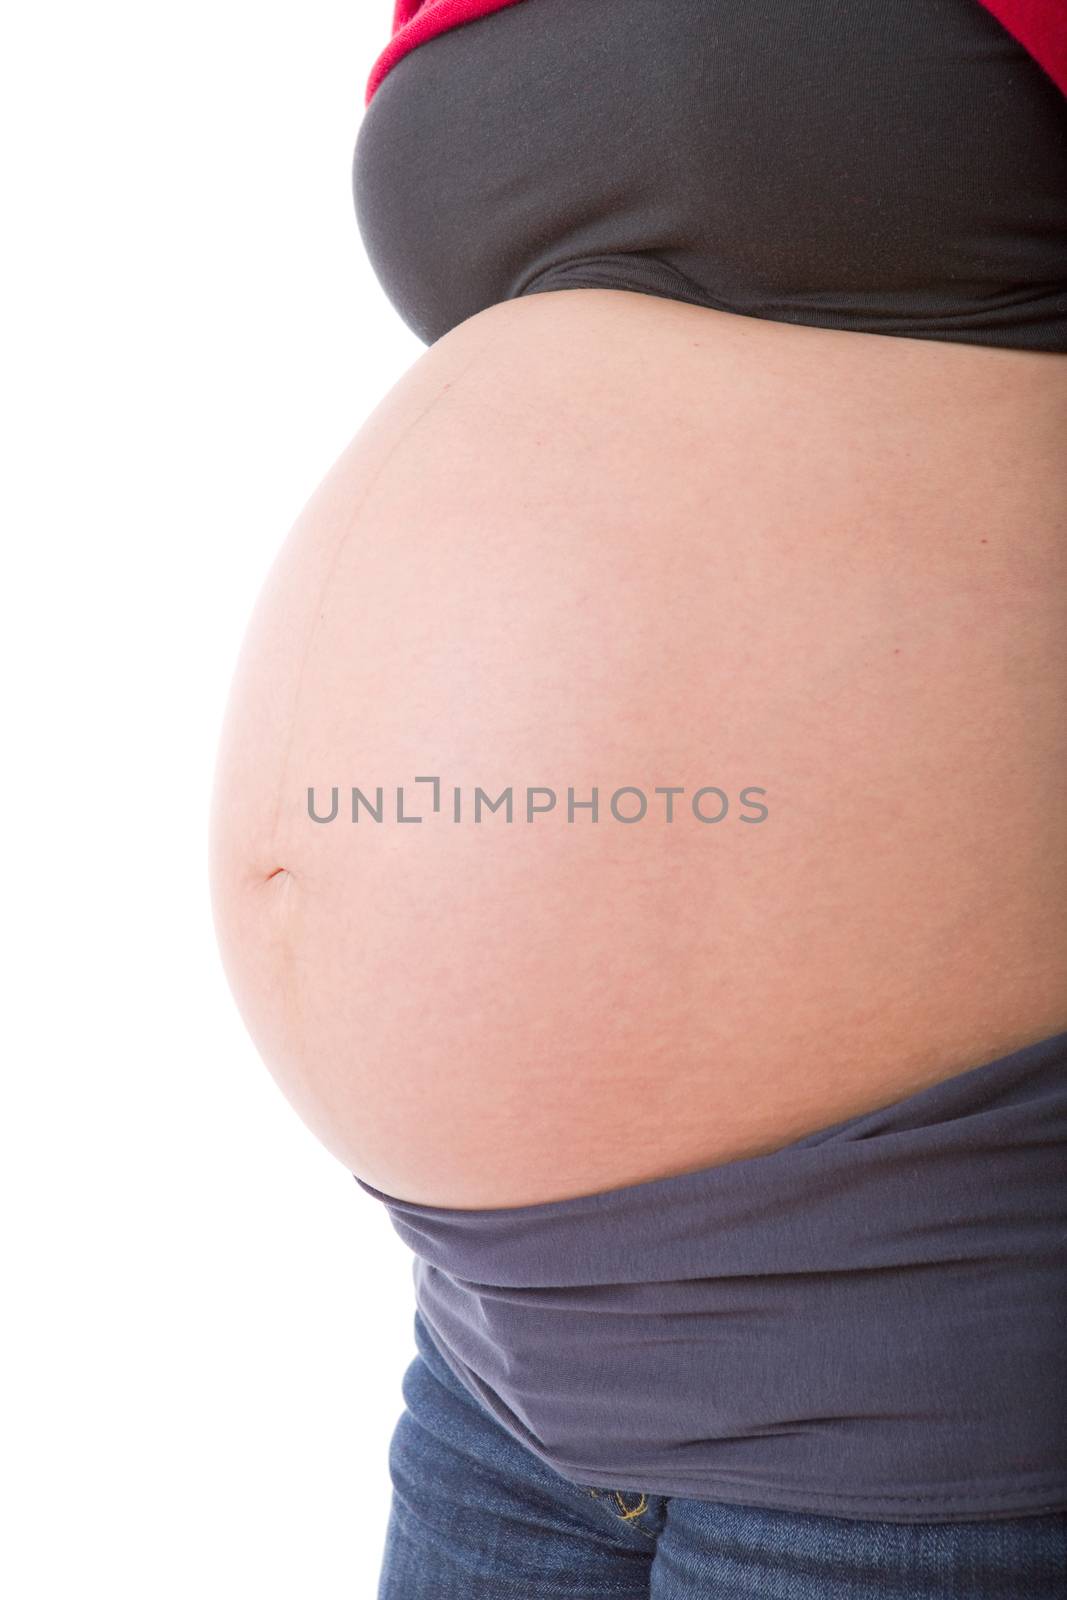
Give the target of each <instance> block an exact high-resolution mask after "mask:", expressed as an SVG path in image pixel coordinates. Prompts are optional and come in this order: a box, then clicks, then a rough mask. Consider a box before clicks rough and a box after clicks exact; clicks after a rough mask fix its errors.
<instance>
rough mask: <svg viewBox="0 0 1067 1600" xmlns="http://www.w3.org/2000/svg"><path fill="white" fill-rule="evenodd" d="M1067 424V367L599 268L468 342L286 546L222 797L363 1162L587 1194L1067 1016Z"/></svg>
mask: <svg viewBox="0 0 1067 1600" xmlns="http://www.w3.org/2000/svg"><path fill="white" fill-rule="evenodd" d="M1065 442H1067V358H1065V357H1063V356H1059V355H1043V354H1036V353H1030V352H1020V351H1007V350H998V349H990V348H981V347H972V346H964V345H957V344H948V343H937V342H934V341H925V340H917V339H905V338H891V337H884V336H877V335H870V334H854V333H843V332H837V331H833V330H829V329H819V328H808V327H797V326H792V325H788V324H781V323H773V322H764V321H759V320H756V319H753V318H746V317H738V316H733V315H728V314H725V313H721V312H717V311H710V310H705V309H704V308H702V307H695V306H688V305H683V304H681V303H677V302H674V301H668V300H662V299H657V298H654V297H651V296H645V295H640V294H633V293H629V292H623V291H610V290H599V289H597V290H590V289H581V290H562V291H558V292H556V293H552V294H540V295H532V296H529V297H527V298H525V299H520V300H518V301H511V302H506V303H503V304H501V305H497V306H493V307H491V308H490V309H489V310H487V311H485V312H483V313H481V314H479V315H478V316H476V317H472V318H471V319H470V320H469V321H467V322H464V323H463V324H461V325H460V326H459V327H458V328H456V329H454V330H453V331H452V332H451V333H450V334H448V335H447V336H446V337H445V338H444V339H442V340H440V341H439V342H438V343H437V344H435V345H433V346H432V347H430V349H428V350H427V351H426V353H425V354H424V355H422V356H421V357H420V358H419V359H418V360H417V361H416V362H415V364H414V365H413V367H412V368H411V369H410V371H409V372H408V373H407V374H405V376H404V377H403V378H402V379H401V381H400V382H399V383H398V384H397V385H396V386H395V387H394V388H393V389H392V390H391V392H390V393H389V394H388V395H387V396H386V397H385V398H384V400H383V401H382V402H381V404H380V405H379V406H378V407H377V409H376V410H375V411H374V412H373V413H372V415H371V416H370V418H369V419H368V421H367V422H366V424H365V425H364V427H363V428H362V429H361V430H360V432H359V434H358V435H357V437H356V438H355V439H354V440H353V442H352V443H351V445H350V446H349V447H348V449H347V450H346V451H345V452H344V454H343V455H342V456H341V458H340V460H339V461H338V462H337V464H336V466H335V467H334V468H333V470H332V471H331V473H330V474H329V475H328V477H327V479H326V481H325V482H324V483H323V485H322V486H321V487H320V489H319V490H318V491H317V492H316V494H315V495H314V496H313V498H312V499H311V501H310V502H309V504H308V506H307V507H306V509H305V511H304V512H303V513H302V515H301V517H300V518H299V520H298V522H297V525H296V526H295V528H294V529H293V531H292V533H291V534H290V536H289V538H288V540H287V541H286V543H285V545H284V546H283V548H282V550H281V551H280V553H279V555H278V557H277V560H276V562H275V564H274V567H273V569H272V571H271V574H270V577H269V579H268V581H267V584H266V586H265V588H264V591H263V593H262V595H261V597H260V599H259V602H258V604H257V607H256V609H255V612H254V615H253V618H252V621H251V625H250V628H249V631H248V635H247V638H246V641H245V644H244V647H243V650H242V653H241V657H240V662H239V666H238V670H237V674H236V678H235V681H234V685H233V688H232V691H231V698H230V703H229V708H228V711H227V714H226V718H225V725H224V730H223V738H222V744H221V749H220V754H219V764H218V772H217V777H216V788H215V797H214V812H213V826H212V877H213V896H214V904H215V914H216V923H217V928H218V934H219V940H220V946H221V950H222V954H223V959H224V962H225V966H226V970H227V973H228V976H229V979H230V982H231V984H232V987H233V990H234V993H235V996H236V998H237V1002H238V1004H239V1006H240V1008H241V1011H242V1014H243V1016H244V1018H245V1020H246V1022H247V1025H248V1027H249V1030H250V1032H251V1034H252V1036H253V1038H254V1040H255V1042H256V1045H257V1047H258V1048H259V1050H260V1052H261V1054H262V1056H263V1059H264V1061H265V1062H266V1064H267V1066H268V1068H269V1069H270V1071H271V1072H272V1073H273V1074H274V1076H275V1078H276V1080H277V1082H278V1083H279V1085H280V1086H281V1088H282V1090H283V1091H284V1093H285V1094H286V1095H287V1097H288V1098H289V1100H290V1101H291V1103H292V1105H293V1106H294V1107H295V1109H296V1110H297V1112H298V1113H299V1114H300V1115H301V1117H303V1119H304V1120H305V1121H306V1123H307V1124H308V1126H309V1127H310V1128H311V1129H312V1130H313V1131H314V1133H315V1134H316V1135H317V1136H318V1137H319V1138H320V1139H321V1140H322V1142H323V1143H324V1144H325V1145H326V1147H327V1148H328V1149H329V1150H330V1151H331V1152H332V1153H333V1154H334V1155H335V1156H336V1157H337V1158H338V1160H340V1161H342V1162H343V1163H344V1164H345V1165H346V1166H347V1167H348V1168H349V1169H350V1170H351V1171H353V1172H355V1173H357V1174H358V1175H359V1176H360V1177H362V1178H364V1179H365V1180H366V1181H367V1182H368V1183H370V1184H372V1185H374V1186H375V1187H377V1188H380V1189H383V1190H384V1191H386V1192H387V1193H389V1194H393V1195H397V1196H401V1197H403V1198H406V1199H409V1200H412V1201H416V1202H420V1203H426V1204H435V1205H442V1206H457V1207H496V1206H513V1205H525V1204H536V1203H539V1202H542V1201H550V1200H558V1199H566V1198H570V1197H572V1196H575V1195H580V1194H589V1193H593V1192H596V1191H600V1190H604V1189H610V1188H614V1187H617V1186H619V1185H623V1184H630V1183H638V1182H643V1181H646V1180H648V1179H653V1178H657V1177H663V1176H668V1175H671V1174H675V1173H680V1172H685V1171H690V1170H693V1169H696V1168H700V1167H706V1166H711V1165H714V1164H717V1163H720V1162H726V1161H731V1160H737V1159H741V1158H744V1157H747V1156H752V1155H756V1154H760V1153H763V1152H766V1151H770V1150H773V1149H776V1148H778V1147H780V1146H782V1145H784V1144H787V1143H789V1142H791V1141H792V1140H793V1139H796V1138H799V1137H800V1136H801V1135H802V1134H804V1133H807V1132H811V1131H813V1130H815V1129H816V1128H820V1127H824V1126H827V1125H829V1124H830V1123H832V1122H836V1121H839V1120H841V1119H842V1118H844V1117H848V1116H853V1115H856V1114H858V1113H860V1112H863V1111H867V1110H873V1109H875V1108H877V1107H880V1106H883V1105H888V1104H890V1103H892V1102H894V1101H896V1100H899V1099H901V1098H903V1097H905V1096H907V1095H909V1094H911V1093H913V1092H915V1091H916V1090H917V1089H919V1088H921V1087H924V1086H926V1085H929V1084H932V1083H935V1082H937V1081H940V1080H942V1079H945V1078H948V1077H951V1076H953V1075H954V1074H956V1073H958V1072H961V1071H965V1070H967V1069H969V1068H970V1067H973V1066H976V1065H979V1064H980V1063H982V1062H984V1061H988V1060H992V1059H994V1058H995V1057H997V1056H999V1055H1002V1054H1004V1053H1006V1052H1007V1051H1009V1050H1013V1049H1016V1048H1018V1047H1019V1046H1021V1045H1024V1044H1027V1043H1030V1042H1032V1041H1034V1040H1037V1039H1040V1038H1043V1037H1045V1036H1046V1035H1048V1034H1051V1033H1055V1032H1058V1031H1059V1030H1061V1029H1063V1028H1065V1027H1067V448H1065ZM417 777H424V778H426V777H437V778H438V779H439V780H440V785H439V790H438V797H439V805H440V809H439V810H438V811H437V812H436V813H435V812H434V811H433V798H434V795H433V785H431V784H428V783H423V784H416V782H415V779H416V778H417ZM334 787H336V788H337V790H338V813H337V816H336V818H335V819H334V820H333V821H321V822H316V821H313V820H312V818H311V816H310V815H309V809H308V789H309V788H311V789H313V791H314V795H313V800H314V805H315V809H316V811H317V813H318V814H319V815H320V816H326V815H328V814H329V810H330V802H331V791H332V789H333V788H334ZM353 787H355V788H358V789H359V790H361V791H362V794H363V795H364V796H365V797H366V799H367V800H368V801H370V802H371V804H374V803H375V800H376V791H377V789H378V788H379V787H380V788H381V789H382V791H383V794H382V807H381V816H382V820H381V822H376V821H375V820H374V818H373V816H372V814H371V813H370V812H369V811H368V810H367V809H366V808H365V807H364V806H363V805H362V803H357V814H358V817H359V820H358V821H353V820H352V810H351V792H352V789H353ZM398 787H402V788H403V790H404V796H403V802H402V805H403V814H404V815H409V816H414V815H421V816H422V817H423V821H422V822H420V823H408V822H403V821H401V820H399V819H398V817H397V806H396V790H397V788H398ZM509 787H510V788H511V790H512V796H513V807H514V809H513V818H512V821H510V822H508V820H507V818H506V814H505V810H504V808H503V806H501V807H500V808H499V809H498V810H496V811H490V810H488V808H487V807H486V806H485V805H484V802H483V809H482V818H481V821H480V822H477V823H476V822H475V821H474V810H473V807H474V799H475V790H476V789H477V788H481V790H482V791H483V793H484V795H485V796H487V797H489V798H490V799H492V800H494V801H495V800H496V799H498V797H500V795H501V794H502V792H503V791H505V790H506V789H508V788H509ZM594 788H596V789H597V791H598V796H599V813H598V819H597V821H596V822H593V820H592V815H591V812H590V810H589V809H588V807H585V808H582V807H581V806H580V805H578V806H577V807H576V809H575V810H574V812H573V820H569V818H568V807H567V801H568V790H573V798H574V800H575V801H576V802H581V801H583V800H584V801H588V800H589V799H590V798H591V794H592V790H593V789H594ZM457 789H458V790H459V791H460V795H461V802H460V803H461V814H460V820H459V821H458V822H457V821H455V820H453V815H454V813H453V805H454V791H455V790H457ZM528 789H534V790H543V789H551V790H553V791H554V792H555V794H556V796H557V803H556V806H555V809H554V810H552V811H545V812H541V811H536V812H535V813H534V814H533V820H532V821H528V820H527V811H526V803H527V790H528ZM662 789H675V790H678V791H681V792H680V793H676V794H675V795H674V797H673V821H671V822H669V823H668V822H667V821H666V804H667V797H666V796H665V795H663V794H657V793H656V791H657V790H662ZM698 790H704V791H705V793H704V795H703V796H702V798H701V799H700V800H699V802H698V808H699V809H700V811H701V812H702V814H703V816H704V818H705V819H714V818H715V816H716V814H717V813H719V812H720V811H721V809H722V801H721V799H719V798H718V797H717V796H716V795H715V793H714V792H713V791H714V790H721V791H722V794H723V796H725V798H726V801H727V807H728V809H727V812H726V814H725V815H724V816H723V817H722V819H721V820H720V821H715V820H701V819H700V817H698V816H697V815H696V813H695V812H694V809H693V796H694V795H695V793H696V791H698ZM619 791H625V792H624V793H621V794H620V793H619ZM635 791H638V792H637V793H635ZM742 791H748V792H749V793H748V804H747V805H744V804H742V801H741V798H740V797H741V795H742ZM752 791H760V793H758V794H753V792H752ZM642 795H643V796H644V797H645V798H646V801H647V811H646V814H645V815H644V816H643V817H642V818H641V820H640V821H638V822H626V821H622V820H619V818H618V817H617V816H616V815H615V814H614V813H613V812H612V810H611V801H612V797H613V796H616V797H617V798H616V805H617V809H618V811H619V813H620V814H621V815H622V816H634V815H636V814H637V813H638V812H639V810H640V805H641V796H642ZM534 804H535V805H539V804H547V801H546V799H545V797H544V795H540V796H539V797H537V798H535V800H534ZM760 808H763V811H764V815H763V816H762V817H761V818H760V817H759V810H760ZM746 817H747V818H748V819H749V820H743V818H746ZM753 819H757V820H753Z"/></svg>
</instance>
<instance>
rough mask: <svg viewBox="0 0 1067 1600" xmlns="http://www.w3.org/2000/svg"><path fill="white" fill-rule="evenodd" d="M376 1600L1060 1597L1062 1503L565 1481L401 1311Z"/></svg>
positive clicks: (1064, 1567)
mask: <svg viewBox="0 0 1067 1600" xmlns="http://www.w3.org/2000/svg"><path fill="white" fill-rule="evenodd" d="M415 1343H416V1346H417V1354H416V1356H415V1358H414V1360H413V1361H412V1362H411V1364H410V1366H409V1367H408V1369H407V1371H406V1372H405V1374H404V1379H403V1397H404V1402H405V1409H404V1411H403V1412H402V1414H401V1416H400V1420H399V1421H398V1423H397V1425H396V1428H395V1430H394V1432H393V1437H392V1440H391V1442H390V1446H389V1472H390V1477H391V1479H392V1484H393V1501H392V1509H391V1512H390V1517H389V1525H388V1528H387V1531H386V1539H385V1552H384V1560H383V1565H382V1571H381V1580H380V1585H379V1589H378V1600H609V1597H610V1600H1065V1597H1067V1512H1055V1513H1053V1514H1051V1515H1047V1516H1028V1517H1019V1518H1011V1519H1005V1520H998V1521H990V1522H948V1523H944V1522H942V1523H899V1522H859V1521H853V1520H851V1519H848V1518H843V1517H825V1516H810V1515H807V1514H804V1513H798V1512H786V1511H768V1510H763V1509H760V1508H759V1507H756V1506H737V1505H726V1504H721V1503H718V1502H711V1501H705V1500H684V1499H680V1498H678V1497H676V1496H664V1495H645V1494H637V1493H623V1492H620V1491H616V1490H614V1489H597V1488H592V1487H586V1486H584V1485H582V1484H577V1483H572V1482H571V1481H570V1480H569V1479H567V1478H564V1477H561V1476H560V1474H559V1473H557V1472H555V1471H553V1469H552V1468H551V1467H549V1466H548V1465H547V1464H546V1463H544V1462H542V1461H541V1460H540V1459H539V1458H538V1457H537V1456H535V1455H534V1454H533V1453H532V1452H531V1451H529V1450H527V1449H526V1448H525V1447H524V1446H523V1445H522V1444H520V1443H519V1441H518V1440H517V1439H514V1438H512V1436H511V1434H509V1433H508V1432H507V1431H506V1429H504V1428H503V1427H501V1425H500V1423H498V1422H497V1420H496V1418H495V1417H493V1416H491V1415H490V1414H489V1413H488V1412H487V1411H486V1410H485V1409H484V1408H483V1407H482V1406H481V1405H479V1403H478V1401H477V1400H475V1398H474V1397H473V1395H471V1394H469V1393H468V1392H467V1390H466V1389H465V1388H464V1387H463V1385H462V1384H461V1383H460V1382H459V1380H458V1378H456V1377H455V1376H454V1374H453V1373H452V1371H451V1370H450V1368H449V1367H448V1365H447V1363H446V1362H445V1361H443V1360H442V1358H441V1356H440V1355H439V1353H438V1352H437V1350H436V1348H435V1347H434V1344H433V1341H432V1340H431V1338H430V1336H429V1334H428V1333H427V1331H426V1327H425V1324H424V1323H423V1320H422V1318H421V1317H420V1315H419V1313H418V1312H417V1311H416V1313H415Z"/></svg>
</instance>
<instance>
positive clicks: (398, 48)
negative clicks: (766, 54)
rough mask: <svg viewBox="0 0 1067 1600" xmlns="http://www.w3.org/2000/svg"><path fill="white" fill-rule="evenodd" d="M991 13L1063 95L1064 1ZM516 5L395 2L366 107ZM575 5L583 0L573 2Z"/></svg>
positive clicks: (995, 7) (1005, 1)
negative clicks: (456, 31)
mask: <svg viewBox="0 0 1067 1600" xmlns="http://www.w3.org/2000/svg"><path fill="white" fill-rule="evenodd" d="M976 3H977V4H979V5H983V6H985V8H986V10H987V11H989V12H992V14H993V16H994V17H996V19H997V21H998V22H999V23H1000V24H1001V26H1002V27H1004V28H1006V29H1007V30H1008V32H1009V33H1010V34H1012V35H1013V36H1014V37H1015V38H1016V39H1018V41H1019V43H1020V44H1021V45H1022V46H1023V49H1024V50H1027V51H1028V52H1029V53H1030V55H1032V56H1033V58H1034V60H1035V61H1036V62H1037V63H1038V65H1039V66H1042V67H1044V69H1045V71H1046V72H1047V73H1048V75H1049V77H1050V78H1051V79H1052V80H1053V82H1054V83H1056V84H1058V85H1059V87H1060V89H1061V90H1062V91H1063V93H1064V94H1065V95H1067V0H976ZM517 4H518V0H395V4H394V7H393V36H392V38H391V39H390V40H389V43H388V44H387V45H386V47H385V49H384V50H383V51H382V53H381V55H380V56H379V57H378V59H377V61H375V63H374V65H373V67H372V68H371V72H370V77H369V78H368V80H367V88H366V95H365V99H364V108H366V106H369V105H370V103H371V99H372V98H373V95H374V91H375V90H376V89H377V87H378V85H379V84H380V83H381V81H382V79H383V78H384V77H385V75H386V73H388V72H390V71H392V69H393V67H395V66H396V64H397V62H398V61H399V60H400V59H401V57H402V56H406V55H407V53H408V51H409V50H414V48H415V46H416V45H419V44H424V43H425V42H426V40H427V39H432V38H433V37H434V35H435V34H438V33H444V32H445V31H446V30H447V29H448V28H458V27H459V25H460V23H462V22H473V20H474V18H475V17H484V16H486V15H487V14H488V13H489V12H490V11H501V10H502V9H503V8H504V6H513V5H517ZM575 4H576V5H580V4H581V0H575Z"/></svg>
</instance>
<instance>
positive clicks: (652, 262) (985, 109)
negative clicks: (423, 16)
mask: <svg viewBox="0 0 1067 1600" xmlns="http://www.w3.org/2000/svg"><path fill="white" fill-rule="evenodd" d="M665 13H669V25H667V21H668V19H667V18H666V17H665ZM353 179H354V192H355V203H356V216H357V221H358V224H359V229H360V234H361V237H362V240H363V243H364V247H365V249H366V252H367V255H368V258H369V260H370V262H371V265H372V267H373V268H374V271H375V273H376V274H377V277H378V280H379V282H380V283H381V285H382V287H383V289H384V291H385V293H386V294H387V296H388V297H389V299H390V301H391V302H392V304H393V306H394V307H395V308H396V310H397V312H398V313H399V315H400V316H401V317H402V318H403V320H404V322H405V323H406V324H407V326H408V327H409V328H410V329H412V331H413V332H414V333H415V334H416V335H417V336H418V337H419V338H420V339H421V340H422V341H423V342H424V343H426V344H432V343H433V342H434V341H435V340H437V339H439V338H440V337H441V336H442V335H443V334H445V333H447V332H448V331H449V330H450V329H451V328H454V327H455V326H456V325H457V324H458V323H460V322H463V321H464V320H465V319H466V318H467V317H470V316H473V315H475V314H476V313H477V312H479V311H482V310H484V309H485V308H486V307H488V306H490V305H493V304H496V303H497V302H498V301H502V300H511V299H515V298H517V297H518V296H519V295H523V294H536V293H539V292H542V291H545V290H550V289H567V288H615V289H630V290H636V291H638V292H640V293H645V294H653V295H660V296H665V297H666V298H668V299H673V300H683V301H687V302H689V303H690V304H693V305H701V306H708V307H712V308H715V309H718V310H722V311H732V312H735V313H738V314H741V315H744V316H753V317H765V318H769V319H771V320H772V321H777V322H796V323H807V324H810V325H813V326H818V327H826V328H843V329H851V330H854V331H857V332H866V333H884V334H898V335H904V336H907V337H909V338H923V339H945V340H953V341H961V342H965V343H971V344H988V345H1004V346H1009V347H1014V348H1016V349H1024V350H1045V351H1059V352H1067V98H1065V97H1064V95H1063V94H1061V92H1060V91H1059V89H1058V88H1057V87H1056V85H1055V84H1054V83H1053V82H1052V80H1051V79H1050V78H1049V77H1048V76H1047V75H1046V73H1044V72H1043V71H1042V69H1041V68H1040V67H1039V66H1038V65H1037V63H1036V62H1035V61H1034V60H1033V59H1032V57H1031V56H1030V55H1028V54H1027V52H1026V50H1025V49H1024V48H1023V46H1022V45H1021V44H1020V43H1019V42H1018V41H1017V40H1016V39H1014V38H1013V37H1012V36H1011V35H1010V34H1009V33H1008V32H1007V31H1006V30H1005V29H1004V28H1003V27H1002V26H1001V24H1000V23H999V22H998V21H997V20H996V19H995V18H994V17H993V16H992V15H991V14H990V13H989V12H988V11H986V10H985V9H984V8H983V7H982V6H980V5H977V4H976V3H975V0H850V3H849V4H848V5H847V6H842V5H841V0H791V3H790V4H789V5H788V6H785V5H783V4H782V3H781V0H746V3H745V4H744V5H738V4H737V3H736V0H580V3H576V0H531V3H528V4H525V5H512V6H508V7H505V8H504V9H503V10H499V11H495V12H492V13H490V14H489V15H486V16H483V17H480V18H478V19H477V20H475V21H473V22H469V23H466V24H465V25H464V26H462V27H457V28H454V29H452V30H450V31H447V32H444V33H441V34H439V35H437V36H436V37H434V38H432V39H428V40H427V41H426V42H425V43H423V44H421V45H420V46H419V47H418V49H415V50H411V51H409V52H408V54H407V55H405V56H404V57H403V58H402V59H401V60H400V61H398V62H397V63H396V65H395V66H394V67H393V69H392V70H391V71H390V72H389V73H388V75H387V76H386V78H385V79H384V81H383V82H382V83H381V84H380V86H379V88H378V89H377V92H376V93H375V95H374V97H373V99H372V101H371V103H370V105H369V106H368V108H367V110H366V112H365V114H364V117H363V121H362V123H361V125H360V129H359V135H358V138H357V141H356V149H355V159H354V168H353Z"/></svg>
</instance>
